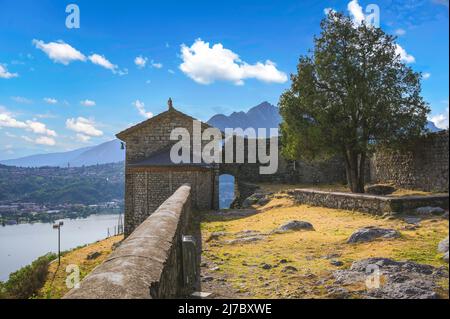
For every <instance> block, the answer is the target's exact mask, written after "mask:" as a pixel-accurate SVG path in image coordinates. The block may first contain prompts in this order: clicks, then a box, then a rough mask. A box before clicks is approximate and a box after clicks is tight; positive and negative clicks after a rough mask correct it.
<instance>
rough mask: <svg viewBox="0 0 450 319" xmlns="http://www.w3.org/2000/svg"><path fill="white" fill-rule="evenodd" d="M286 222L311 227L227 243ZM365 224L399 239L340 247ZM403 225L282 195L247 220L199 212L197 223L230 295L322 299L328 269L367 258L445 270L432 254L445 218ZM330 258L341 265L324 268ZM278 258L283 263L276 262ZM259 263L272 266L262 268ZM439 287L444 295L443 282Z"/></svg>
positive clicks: (208, 255)
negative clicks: (396, 233) (387, 230)
mask: <svg viewBox="0 0 450 319" xmlns="http://www.w3.org/2000/svg"><path fill="white" fill-rule="evenodd" d="M291 220H302V221H308V222H310V223H312V224H313V226H314V228H315V231H300V232H289V233H285V234H269V235H267V236H266V237H265V238H264V239H263V240H260V241H255V242H251V243H245V244H233V245H231V244H228V243H227V240H232V239H233V238H236V234H238V233H240V232H243V231H249V230H252V231H258V232H261V233H265V234H268V233H270V232H271V231H273V230H274V229H276V228H277V227H279V226H280V225H282V224H283V223H285V222H287V221H291ZM366 226H380V227H384V228H394V229H397V230H399V231H400V232H401V234H402V236H401V238H398V239H389V240H376V241H374V242H369V243H361V244H347V243H346V240H347V239H348V238H349V236H350V235H351V234H352V233H353V232H354V231H356V230H357V229H359V228H362V227H366ZM406 226H407V224H406V223H405V222H404V221H402V220H399V219H385V218H380V217H379V218H377V217H374V216H372V215H368V214H362V213H357V212H350V211H344V210H336V209H327V208H319V207H309V206H305V205H300V206H295V205H294V204H293V203H292V201H291V200H290V199H289V198H288V197H285V198H278V199H273V200H272V201H271V202H270V203H269V204H267V205H266V206H264V207H261V208H258V210H257V211H256V212H255V214H253V215H251V216H247V217H236V218H234V217H223V215H217V214H214V213H209V214H205V216H204V219H203V222H202V224H201V227H202V237H203V249H204V257H205V259H206V260H209V261H212V262H213V263H216V264H218V265H219V267H220V269H219V270H218V271H217V272H216V273H217V275H218V276H220V277H222V278H225V279H226V282H227V283H229V284H230V285H231V287H232V289H233V290H234V291H236V292H243V293H245V294H246V295H245V296H247V297H254V298H322V297H325V296H326V290H325V289H324V287H325V286H326V285H327V283H328V280H329V279H330V275H331V273H332V271H334V270H336V269H344V268H348V267H349V266H350V265H351V263H352V262H353V261H355V260H359V259H363V258H368V257H387V258H393V259H396V260H411V261H415V262H418V263H424V264H430V265H434V266H446V267H448V264H445V263H444V262H443V261H442V259H441V255H439V254H438V253H437V250H436V249H437V245H438V243H439V242H440V241H441V240H442V239H443V238H444V237H446V236H447V235H448V229H449V223H448V220H444V219H435V220H434V219H429V220H424V221H422V222H421V225H420V227H419V228H417V229H415V230H408V229H409V228H406ZM213 232H223V237H220V238H219V239H217V240H214V241H208V240H207V239H208V238H209V237H210V235H211V233H213ZM333 255H334V256H336V257H335V259H338V260H339V261H342V262H343V265H342V266H341V267H336V266H333V265H331V264H330V259H329V258H328V259H327V256H333ZM281 260H286V261H288V263H283V264H281V263H280V261H281ZM262 264H269V265H271V266H272V267H271V268H270V269H263V268H262V267H261V265H262ZM286 265H289V266H293V267H295V268H297V269H298V272H295V273H293V274H290V273H286V272H283V271H282V269H283V268H284V267H285V266H286ZM442 285H444V286H446V287H444V288H446V289H447V291H448V281H447V283H444V282H443V283H442ZM447 293H448V292H447Z"/></svg>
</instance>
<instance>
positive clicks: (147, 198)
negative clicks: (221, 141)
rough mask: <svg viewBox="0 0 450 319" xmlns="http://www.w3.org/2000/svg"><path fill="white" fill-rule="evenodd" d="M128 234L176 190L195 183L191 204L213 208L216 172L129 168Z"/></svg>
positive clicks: (126, 220)
mask: <svg viewBox="0 0 450 319" xmlns="http://www.w3.org/2000/svg"><path fill="white" fill-rule="evenodd" d="M126 175H127V176H126V183H127V185H126V189H125V197H126V199H127V200H126V205H127V206H126V207H125V208H126V214H125V235H126V236H128V235H129V234H130V233H131V232H132V231H133V230H134V229H135V228H136V227H137V226H138V225H140V224H141V223H142V222H143V221H144V220H145V219H147V217H148V216H150V214H152V213H153V212H154V211H155V210H156V209H157V208H158V207H159V206H160V205H161V204H162V203H163V202H164V201H165V200H166V199H167V198H168V197H169V196H170V195H171V194H172V193H173V192H174V191H175V190H176V189H178V188H179V187H180V186H181V185H183V184H186V183H188V184H190V185H192V189H191V198H192V205H193V207H194V208H195V209H196V210H206V209H211V208H212V207H214V206H213V205H214V203H212V200H213V198H214V197H215V196H213V194H215V193H214V191H215V190H214V187H213V185H214V184H213V178H214V176H213V175H214V171H213V170H211V169H200V168H197V169H196V168H194V167H183V166H180V167H176V168H175V167H167V168H164V167H161V168H157V167H149V168H127V169H126Z"/></svg>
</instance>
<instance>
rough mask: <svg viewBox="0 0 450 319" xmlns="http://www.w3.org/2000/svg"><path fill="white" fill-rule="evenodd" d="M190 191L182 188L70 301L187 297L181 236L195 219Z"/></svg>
mask: <svg viewBox="0 0 450 319" xmlns="http://www.w3.org/2000/svg"><path fill="white" fill-rule="evenodd" d="M190 191H191V187H190V186H189V185H184V186H181V187H180V188H179V189H178V190H177V191H176V192H175V193H174V194H173V195H172V196H171V197H170V198H168V199H167V200H166V201H165V202H164V203H163V204H162V205H161V206H160V207H159V208H158V209H157V210H156V211H155V213H153V214H152V215H151V216H150V217H148V218H147V220H145V221H144V222H143V223H142V224H141V225H140V226H139V227H137V228H136V230H135V231H134V232H133V233H132V234H131V235H130V236H129V237H128V238H127V239H125V240H124V241H123V242H122V244H121V245H120V246H119V247H118V248H117V249H116V250H115V251H114V252H113V253H112V254H111V256H109V258H108V259H107V260H106V261H105V262H104V263H102V264H101V265H99V266H98V267H97V268H95V270H94V271H93V272H92V273H91V274H89V275H88V276H87V277H86V278H85V279H84V280H83V281H82V282H81V286H80V288H78V289H72V290H71V291H70V292H69V293H68V294H67V295H66V296H64V299H118V298H120V299H152V298H176V297H182V296H184V295H186V294H187V293H189V292H187V291H185V289H184V287H183V284H182V283H183V274H182V269H183V268H182V265H181V260H182V258H181V256H180V254H181V236H182V235H183V234H185V232H186V231H187V227H188V222H189V218H190V214H191V206H190Z"/></svg>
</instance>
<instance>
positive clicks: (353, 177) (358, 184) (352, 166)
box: [345, 149, 366, 193]
mask: <svg viewBox="0 0 450 319" xmlns="http://www.w3.org/2000/svg"><path fill="white" fill-rule="evenodd" d="M365 166H366V154H365V153H356V152H354V151H352V150H349V149H347V150H346V152H345V170H346V175H347V182H348V185H349V186H350V190H351V191H352V193H364V185H365Z"/></svg>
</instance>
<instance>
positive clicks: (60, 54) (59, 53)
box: [33, 39, 86, 65]
mask: <svg viewBox="0 0 450 319" xmlns="http://www.w3.org/2000/svg"><path fill="white" fill-rule="evenodd" d="M33 45H34V46H35V47H36V48H37V49H39V50H41V51H43V52H44V53H45V54H47V56H48V57H49V58H50V59H51V60H52V61H53V62H55V63H61V64H64V65H69V64H70V63H71V62H73V61H86V56H85V55H84V54H83V53H81V52H80V51H78V50H77V49H75V48H74V47H72V46H71V45H69V44H67V43H65V42H64V41H62V40H59V41H57V42H49V43H45V42H44V41H42V40H36V39H35V40H33Z"/></svg>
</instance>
